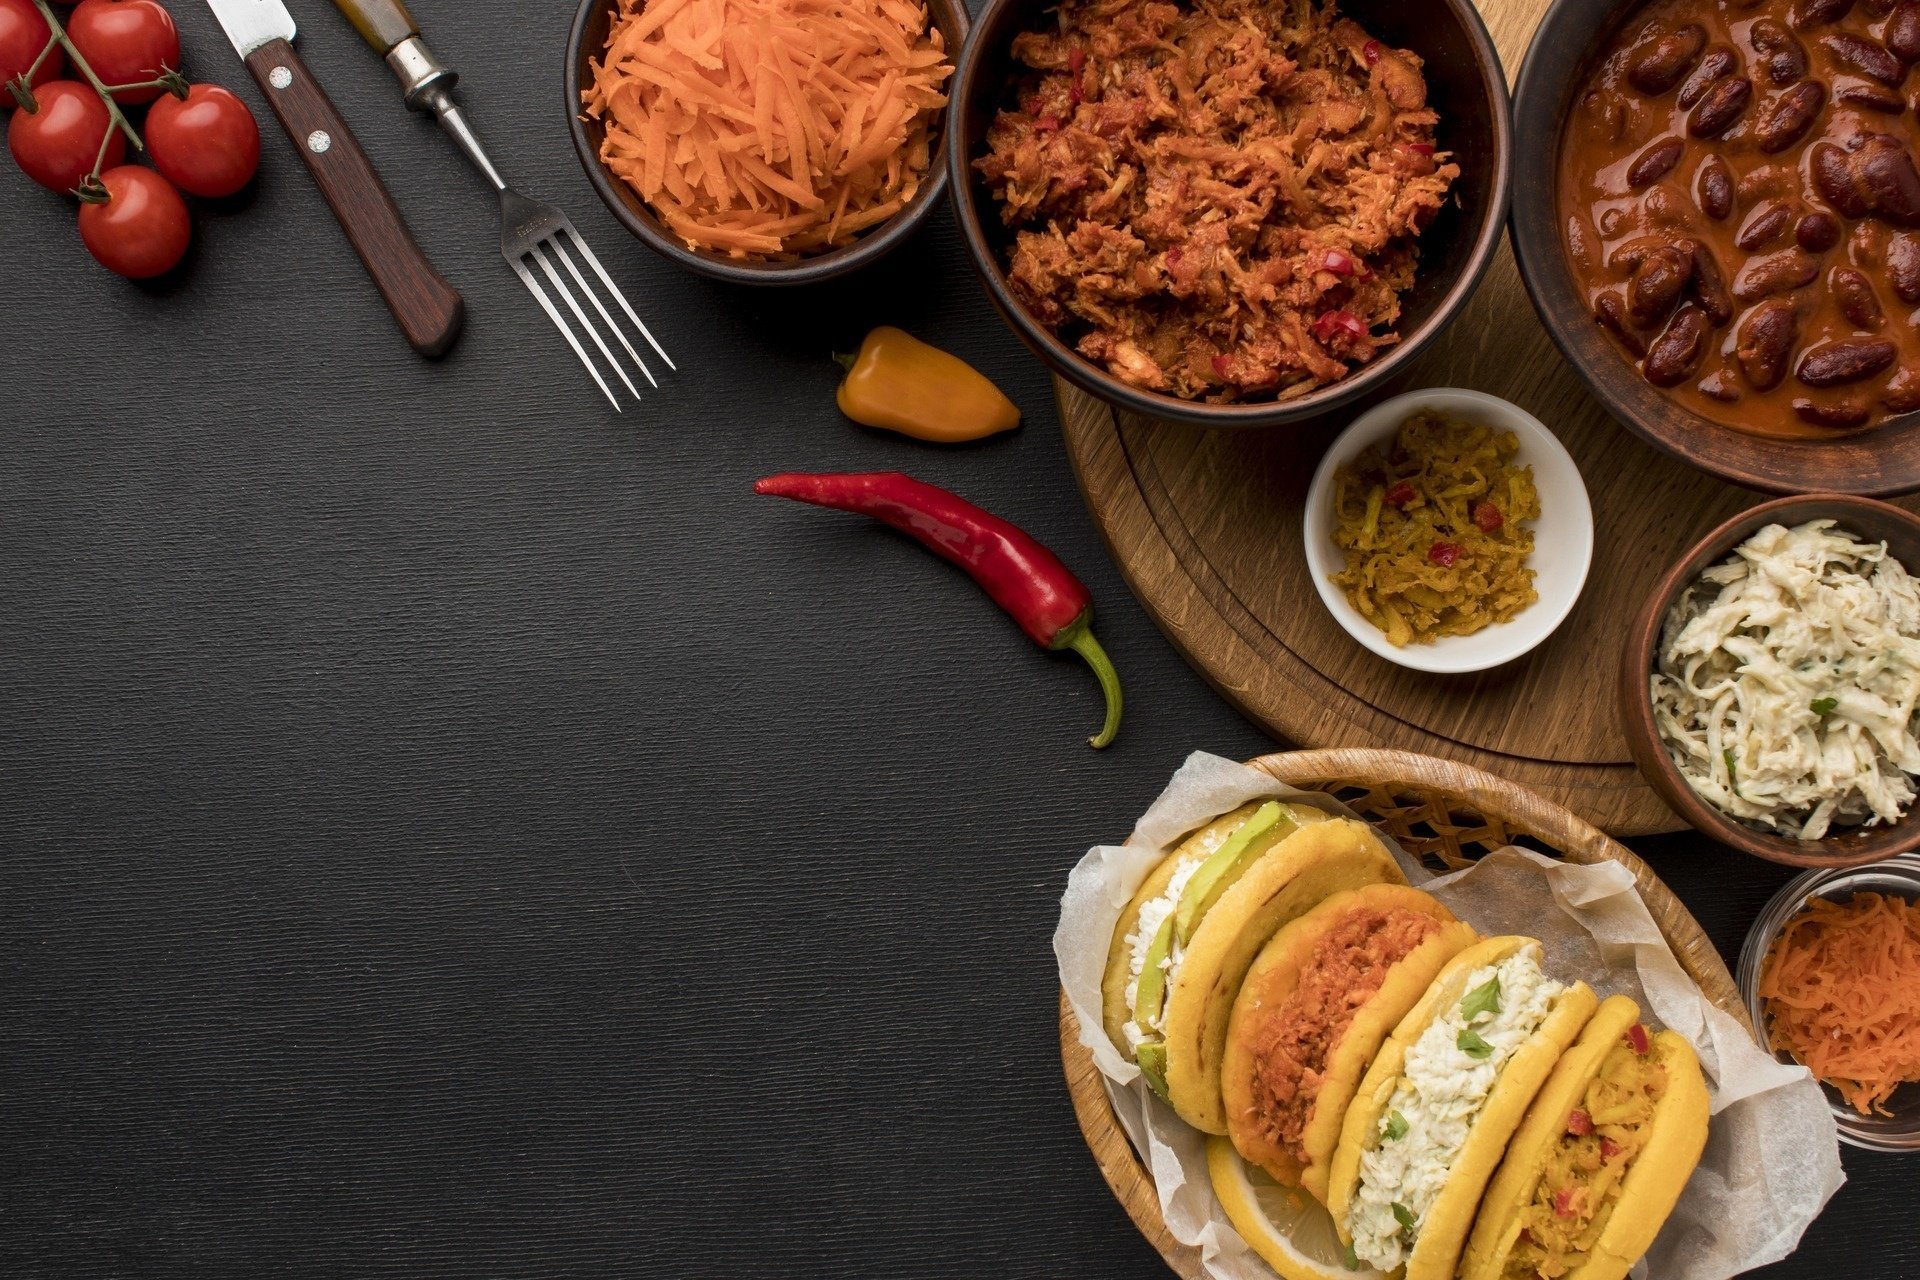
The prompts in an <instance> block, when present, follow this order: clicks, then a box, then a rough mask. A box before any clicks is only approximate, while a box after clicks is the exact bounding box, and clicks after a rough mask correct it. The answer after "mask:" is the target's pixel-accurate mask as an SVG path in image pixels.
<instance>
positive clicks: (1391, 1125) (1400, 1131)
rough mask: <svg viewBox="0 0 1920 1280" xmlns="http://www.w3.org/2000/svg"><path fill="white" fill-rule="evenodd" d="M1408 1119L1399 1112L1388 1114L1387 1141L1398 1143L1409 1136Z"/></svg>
mask: <svg viewBox="0 0 1920 1280" xmlns="http://www.w3.org/2000/svg"><path fill="white" fill-rule="evenodd" d="M1407 1128H1408V1125H1407V1118H1406V1117H1405V1116H1403V1115H1401V1114H1400V1113H1399V1112H1398V1111H1389V1112H1387V1141H1388V1142H1398V1141H1400V1139H1402V1138H1404V1137H1406V1136H1407Z"/></svg>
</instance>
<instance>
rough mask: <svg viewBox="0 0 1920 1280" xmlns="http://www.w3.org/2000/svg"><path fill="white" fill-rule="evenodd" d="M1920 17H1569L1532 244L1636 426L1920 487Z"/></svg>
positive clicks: (1527, 130)
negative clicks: (1919, 157) (1919, 163)
mask: <svg viewBox="0 0 1920 1280" xmlns="http://www.w3.org/2000/svg"><path fill="white" fill-rule="evenodd" d="M1917 62H1920V0H1626V2H1624V3H1622V2H1621V0H1558V2H1557V3H1556V4H1554V6H1553V7H1552V8H1551V9H1550V10H1549V12H1548V14H1547V15H1546V17H1545V18H1544V19H1543V20H1542V22H1541V25H1540V29H1539V31H1538V32H1537V33H1536V34H1535V37H1534V41H1533V45H1532V48H1531V49H1530V50H1529V52H1528V55H1527V60H1526V63H1525V65H1524V66H1523V67H1522V69H1521V73H1520V80H1519V85H1518V89H1517V91H1516V94H1515V99H1514V113H1515V133H1516V147H1515V156H1516V161H1515V164H1516V171H1515V175H1514V192H1515V194H1514V225H1513V234H1514V247H1515V251H1516V254H1517V255H1518V257H1519V261H1520V268H1521V273H1522V275H1523V277H1524V278H1525V280H1526V283H1527V287H1528V289H1529V291H1530V292H1531V293H1532V295H1533V298H1534V301H1535V304H1536V305H1537V306H1538V307H1539V308H1540V311H1541V314H1542V315H1543V316H1544V317H1545V318H1546V320H1547V323H1548V327H1549V329H1550V330H1551V331H1552V333H1553V335H1554V338H1555V340H1556V341H1557V342H1558V343H1559V345H1560V348H1561V350H1562V351H1563V352H1564V353H1565V354H1566V356H1567V358H1568V359H1569V360H1570V361H1572V363H1573V364H1574V365H1575V366H1576V367H1577V368H1578V369H1579V371H1580V372H1581V374H1582V375H1583V376H1584V377H1585V378H1586V380H1587V382H1588V384H1589V385H1590V386H1591V387H1592V389H1593V391H1594V393H1595V394H1596V395H1597V396H1599V398H1600V399H1601V400H1602V401H1603V402H1604V403H1605V404H1606V405H1607V407H1608V408H1609V409H1610V410H1612V412H1613V413H1614V415H1615V416H1616V417H1618V418H1620V419H1621V420H1622V421H1623V422H1625V423H1626V424H1627V425H1628V426H1629V427H1631V428H1633V429H1634V430H1635V431H1637V432H1638V433H1639V434H1641V435H1642V436H1644V437H1646V438H1647V439H1648V440H1650V441H1652V442H1653V443H1654V444H1656V445H1658V446H1660V447H1661V448H1664V449H1666V450H1668V451H1670V452H1672V453H1675V454H1678V455H1680V456H1682V457H1684V458H1686V459H1688V460H1689V461H1692V462H1694V463H1696V464H1698V465H1699V466H1701V467H1703V468H1705V469H1706V470H1708V471H1711V472H1713V473H1715V474H1717V475H1720V476H1723V477H1724V478H1726V479H1728V480H1732V481H1735V482H1737V483H1741V484H1745V485H1749V486H1751V487H1754V488H1758V489H1763V490H1767V491H1771V492H1777V493H1793V492H1805V491H1811V490H1816V489H1828V490H1838V491H1842V492H1849V493H1860V494H1872V495H1881V496H1885V495H1890V494H1900V493H1909V492H1913V491H1915V490H1917V489H1920V169H1917V168H1916V163H1915V155H1916V148H1920V115H1916V107H1917V106H1920V72H1915V71H1914V66H1915V64H1916V63H1917Z"/></svg>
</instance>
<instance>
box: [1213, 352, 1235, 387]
mask: <svg viewBox="0 0 1920 1280" xmlns="http://www.w3.org/2000/svg"><path fill="white" fill-rule="evenodd" d="M1211 363H1212V365H1213V376H1214V377H1216V378H1218V379H1220V380H1221V381H1222V382H1225V381H1227V375H1228V374H1229V373H1231V372H1232V371H1233V359H1232V357H1230V356H1215V357H1214V358H1213V360H1212V361H1211Z"/></svg>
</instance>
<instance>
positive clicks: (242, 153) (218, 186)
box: [147, 84, 260, 197]
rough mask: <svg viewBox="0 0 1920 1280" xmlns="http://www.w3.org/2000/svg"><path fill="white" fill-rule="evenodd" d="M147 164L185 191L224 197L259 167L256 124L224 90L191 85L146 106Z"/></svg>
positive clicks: (231, 192)
mask: <svg viewBox="0 0 1920 1280" xmlns="http://www.w3.org/2000/svg"><path fill="white" fill-rule="evenodd" d="M147 154H148V155H150V156H152V157H153V167H154V168H156V169H158V170H159V171H160V172H161V173H162V174H163V175H164V176H165V177H166V178H167V180H168V181H170V182H171V183H173V185H174V186H176V187H179V188H180V189H181V190H182V191H184V192H186V193H187V194H188V195H190V196H208V197H219V196H230V195H232V194H233V193H234V192H236V191H238V190H239V189H240V188H242V187H244V186H246V185H247V183H248V182H250V181H252V179H253V171H254V170H255V169H257V168H259V167H260V126H259V125H256V124H255V123H254V122H253V112H251V111H249V110H247V104H246V103H244V102H242V101H240V99H239V98H238V97H236V96H235V95H234V94H233V93H232V92H231V91H230V90H227V89H222V88H221V87H220V86H219V85H217V84H196V85H194V86H193V87H192V88H190V89H188V90H187V96H186V97H185V98H176V97H174V96H173V95H172V94H170V93H169V94H167V95H165V96H164V97H162V98H161V99H160V100H159V101H158V102H155V103H154V104H153V106H151V107H149V108H148V109H147Z"/></svg>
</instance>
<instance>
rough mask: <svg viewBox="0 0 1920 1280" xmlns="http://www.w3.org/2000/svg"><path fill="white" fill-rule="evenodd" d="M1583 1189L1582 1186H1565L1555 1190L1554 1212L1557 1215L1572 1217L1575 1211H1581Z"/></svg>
mask: <svg viewBox="0 0 1920 1280" xmlns="http://www.w3.org/2000/svg"><path fill="white" fill-rule="evenodd" d="M1581 1190H1582V1188H1580V1187H1563V1188H1562V1189H1560V1190H1559V1191H1556V1192H1554V1193H1553V1212H1554V1214H1555V1216H1557V1217H1561V1218H1571V1217H1572V1216H1573V1215H1574V1214H1575V1213H1577V1212H1579V1207H1580V1201H1581V1200H1582V1199H1583V1197H1582V1196H1581V1194H1580V1193H1581Z"/></svg>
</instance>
